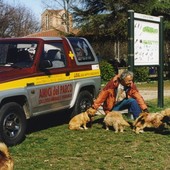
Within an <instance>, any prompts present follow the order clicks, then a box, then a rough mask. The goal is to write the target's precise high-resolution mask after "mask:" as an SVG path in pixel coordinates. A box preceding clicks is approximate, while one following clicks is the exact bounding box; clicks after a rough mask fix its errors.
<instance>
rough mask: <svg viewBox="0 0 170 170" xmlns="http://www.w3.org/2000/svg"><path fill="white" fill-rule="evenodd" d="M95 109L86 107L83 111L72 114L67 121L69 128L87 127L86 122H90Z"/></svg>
mask: <svg viewBox="0 0 170 170" xmlns="http://www.w3.org/2000/svg"><path fill="white" fill-rule="evenodd" d="M96 112H97V110H96V109H93V108H91V107H90V108H89V109H87V110H86V111H85V112H82V113H80V114H78V115H76V116H74V117H73V118H72V119H71V120H70V122H69V129H70V130H79V129H88V128H87V126H86V124H87V123H88V122H91V121H92V119H91V117H93V116H95V114H96Z"/></svg>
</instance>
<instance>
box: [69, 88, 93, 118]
mask: <svg viewBox="0 0 170 170" xmlns="http://www.w3.org/2000/svg"><path fill="white" fill-rule="evenodd" d="M92 103H93V96H92V94H91V93H90V92H88V91H87V90H85V91H81V92H80V93H79V95H78V97H77V101H76V103H75V105H74V109H73V112H72V114H71V117H73V116H75V115H77V114H79V113H81V112H84V111H86V110H87V108H89V107H90V106H91V105H92Z"/></svg>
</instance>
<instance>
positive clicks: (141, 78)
mask: <svg viewBox="0 0 170 170" xmlns="http://www.w3.org/2000/svg"><path fill="white" fill-rule="evenodd" d="M133 72H134V80H135V82H145V81H148V79H149V68H148V67H135V68H134V71H133Z"/></svg>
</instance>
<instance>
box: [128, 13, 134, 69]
mask: <svg viewBox="0 0 170 170" xmlns="http://www.w3.org/2000/svg"><path fill="white" fill-rule="evenodd" d="M128 70H130V71H132V72H133V70H134V11H133V10H128Z"/></svg>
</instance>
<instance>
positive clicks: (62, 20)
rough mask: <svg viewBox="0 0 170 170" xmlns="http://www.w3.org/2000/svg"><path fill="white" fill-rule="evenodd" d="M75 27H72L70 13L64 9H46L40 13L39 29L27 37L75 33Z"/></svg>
mask: <svg viewBox="0 0 170 170" xmlns="http://www.w3.org/2000/svg"><path fill="white" fill-rule="evenodd" d="M77 33H78V30H77V29H74V28H73V21H72V15H71V14H69V13H68V12H67V11H65V10H63V9H62V10H48V9H46V10H45V11H44V12H43V13H42V14H41V31H40V32H37V33H34V34H30V35H28V36H27V37H39V36H43V37H44V36H50V37H54V36H61V35H69V34H73V35H76V34H77Z"/></svg>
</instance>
